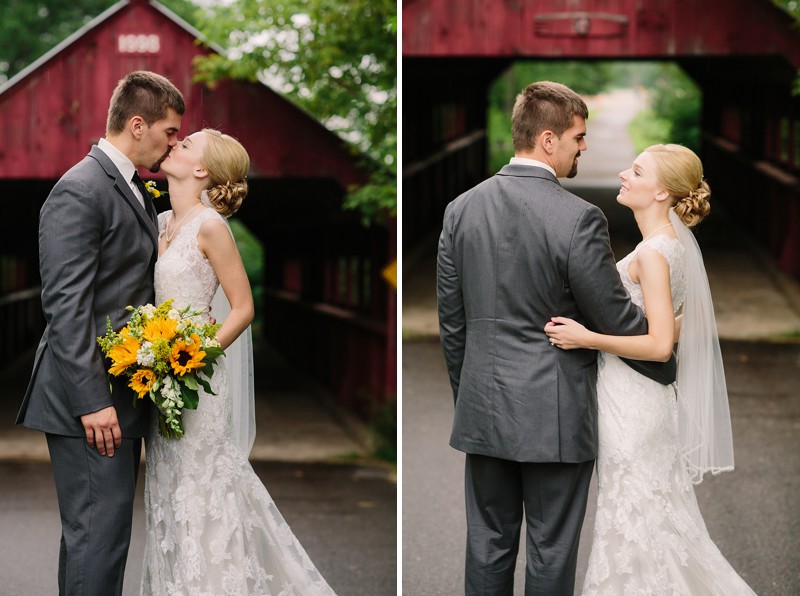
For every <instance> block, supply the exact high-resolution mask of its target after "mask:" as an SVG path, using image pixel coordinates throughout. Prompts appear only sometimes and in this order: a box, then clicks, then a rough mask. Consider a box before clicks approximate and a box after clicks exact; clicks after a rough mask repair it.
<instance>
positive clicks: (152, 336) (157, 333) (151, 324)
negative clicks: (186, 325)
mask: <svg viewBox="0 0 800 596" xmlns="http://www.w3.org/2000/svg"><path fill="white" fill-rule="evenodd" d="M177 329H178V321H176V320H175V319H168V318H163V319H162V318H156V319H150V320H149V321H147V324H145V326H144V329H142V337H143V338H145V339H146V340H147V341H149V342H154V341H156V340H157V339H166V340H167V341H169V340H170V339H172V338H173V337H175V333H177Z"/></svg>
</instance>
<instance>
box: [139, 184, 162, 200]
mask: <svg viewBox="0 0 800 596" xmlns="http://www.w3.org/2000/svg"><path fill="white" fill-rule="evenodd" d="M144 187H145V188H146V189H147V193H148V194H149V195H150V198H152V199H157V198H158V197H160V196H161V195H164V196H166V195H167V193H166V192H161V191H160V190H158V189H157V188H156V182H155V180H148V181H147V182H145V183H144Z"/></svg>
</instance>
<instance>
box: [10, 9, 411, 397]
mask: <svg viewBox="0 0 800 596" xmlns="http://www.w3.org/2000/svg"><path fill="white" fill-rule="evenodd" d="M199 37H200V34H199V32H197V31H196V30H194V29H193V28H192V27H191V26H189V25H188V24H187V23H186V22H184V21H182V20H181V19H180V18H179V17H177V16H176V15H174V14H173V13H172V12H170V11H169V10H167V9H166V8H164V7H163V6H161V5H160V4H158V2H155V1H148V0H123V1H121V2H118V3H117V4H115V5H114V6H112V7H111V8H109V9H108V10H106V11H105V12H104V13H103V14H101V15H100V16H98V17H97V18H96V19H94V20H93V21H91V22H90V23H88V24H87V25H86V26H85V27H83V28H82V29H81V30H79V31H77V32H76V33H75V34H73V35H72V36H71V37H70V38H68V39H66V40H65V41H64V42H62V43H61V44H59V45H58V46H57V47H56V48H54V49H53V50H52V51H50V52H49V53H47V54H46V55H44V56H43V57H41V58H40V59H39V60H37V61H36V62H34V63H33V64H31V65H30V66H29V67H28V68H26V69H25V70H24V71H22V72H20V73H19V74H18V75H17V76H15V77H14V78H12V79H10V80H9V81H8V82H7V83H6V84H5V85H3V86H2V87H0V130H2V131H3V134H2V140H0V188H2V192H3V195H4V196H5V197H7V199H8V201H7V204H8V205H9V206H10V207H11V213H13V214H14V219H13V225H8V224H10V223H11V222H7V225H6V232H5V233H4V234H3V235H2V236H1V237H0V266H1V267H2V269H0V341H1V342H2V343H0V357H2V358H3V359H4V360H5V361H8V358H9V357H10V356H11V355H14V354H18V353H19V352H20V351H21V350H23V349H24V348H26V347H28V346H34V345H35V344H36V342H37V341H38V336H39V334H40V331H41V315H40V304H39V288H38V285H39V280H38V257H37V253H38V247H37V225H38V224H37V222H38V212H39V208H40V207H41V205H42V203H43V202H44V200H45V198H46V197H47V194H48V192H49V191H50V188H51V187H52V186H53V184H54V183H55V181H56V180H57V179H58V178H59V177H60V176H61V175H62V174H63V173H64V172H65V171H66V170H67V169H68V168H69V167H71V166H72V165H73V164H74V163H76V162H77V161H79V160H80V159H82V158H83V156H84V155H86V153H87V152H88V150H89V148H90V147H91V145H92V144H94V143H96V142H97V140H98V139H99V138H100V137H102V136H103V135H104V134H105V120H106V113H107V109H108V102H109V99H110V97H111V92H112V91H113V89H114V87H115V86H116V83H117V81H118V80H119V79H121V78H122V77H123V76H124V75H125V74H126V73H127V72H129V71H132V70H139V69H145V70H152V71H155V72H158V73H160V74H163V75H165V76H166V77H168V78H169V79H170V80H171V81H172V82H173V83H175V85H176V86H177V87H178V88H179V89H180V90H181V91H182V92H183V94H184V98H185V100H186V114H185V116H184V118H183V123H182V126H181V135H183V134H188V133H189V132H191V131H195V130H199V129H200V128H202V127H205V126H210V127H214V128H218V129H220V130H222V131H224V132H226V133H228V134H231V135H233V136H235V137H237V138H238V139H239V140H240V141H241V142H242V143H243V144H244V146H245V147H246V148H247V149H248V152H249V153H250V157H251V161H252V163H251V171H250V174H249V177H248V178H249V181H250V194H249V197H248V199H247V201H245V204H244V206H243V208H242V210H241V211H240V214H239V216H238V217H240V218H241V220H242V221H243V222H244V223H245V224H246V225H247V227H248V228H249V229H250V230H251V231H252V232H253V233H254V234H255V235H256V236H257V237H258V238H259V239H260V240H261V242H262V243H263V246H264V253H265V276H264V280H263V281H264V295H263V300H262V304H260V305H257V308H258V307H259V306H260V308H261V310H262V312H263V317H264V337H265V339H266V340H267V341H268V342H270V343H271V344H272V345H273V346H274V347H275V348H277V349H278V351H280V352H281V353H283V354H284V355H285V356H287V357H288V358H289V359H290V360H291V361H293V362H294V363H295V364H296V365H297V366H298V367H300V368H301V369H302V370H303V371H304V372H307V373H310V374H311V375H312V376H315V377H317V378H318V379H319V380H320V381H322V382H323V383H324V384H325V385H327V387H328V389H329V390H330V391H331V392H332V393H333V394H334V395H335V396H336V397H337V398H338V399H339V401H341V402H342V403H343V404H345V405H346V406H348V407H350V408H352V409H353V410H356V411H360V412H363V413H366V412H368V411H369V408H370V407H371V406H372V405H373V404H372V403H370V402H374V401H378V402H379V403H380V402H382V401H383V400H384V399H385V397H386V396H387V395H393V394H394V392H395V389H394V387H395V374H396V373H395V332H394V329H395V325H396V322H395V321H396V319H395V298H394V294H393V292H392V290H391V288H389V287H387V284H386V282H385V281H383V280H382V279H381V276H380V272H381V269H382V268H383V267H384V266H385V265H386V264H387V263H388V262H389V261H391V260H392V259H393V258H394V246H395V239H394V234H395V233H394V224H393V223H392V224H391V226H390V227H388V228H387V227H378V226H374V227H372V228H364V227H363V226H362V225H361V224H360V222H359V221H358V219H357V217H356V216H355V215H354V214H352V213H345V212H343V211H342V209H341V202H342V197H343V196H344V193H345V192H346V189H347V188H348V187H349V186H351V185H357V184H359V183H363V182H364V181H365V180H366V177H367V175H366V173H365V172H364V171H363V170H361V169H360V168H359V166H358V164H357V161H358V158H357V157H356V156H354V154H353V152H352V151H351V150H350V148H349V147H347V146H346V145H345V144H344V143H343V141H342V140H341V139H340V138H339V137H338V136H336V135H335V134H333V133H331V132H330V131H328V130H327V129H326V128H324V127H323V126H322V125H321V124H320V123H319V122H317V121H316V120H314V119H313V118H311V117H310V116H309V115H308V114H306V113H305V112H303V111H302V110H300V109H298V108H297V107H296V106H295V105H293V104H292V103H290V102H288V101H287V100H285V99H284V98H282V97H281V96H279V95H278V94H276V93H274V92H273V91H271V90H270V89H269V88H268V87H266V86H264V85H261V84H257V83H256V84H252V83H242V82H233V81H227V82H221V83H219V84H218V85H216V86H214V87H213V88H208V87H206V86H203V85H200V84H195V83H193V82H192V76H193V73H192V59H193V58H194V57H195V56H197V55H199V54H206V53H209V52H212V51H215V50H213V49H211V50H209V49H207V48H205V47H203V46H201V45H198V44H197V43H196V40H197V39H198V38H199ZM159 207H160V208H162V209H163V208H166V207H167V205H166V202H164V203H163V204H160V205H159Z"/></svg>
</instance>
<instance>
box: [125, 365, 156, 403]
mask: <svg viewBox="0 0 800 596" xmlns="http://www.w3.org/2000/svg"><path fill="white" fill-rule="evenodd" d="M155 382H156V375H155V373H153V371H152V370H149V369H146V368H140V369H139V370H137V371H136V373H135V374H134V375H133V376H132V377H131V381H130V383H128V387H130V388H131V389H133V390H134V391H135V392H136V393H138V394H139V399H142V398H143V397H144V396H145V395H147V392H148V391H150V389H151V388H152V387H153V383H155Z"/></svg>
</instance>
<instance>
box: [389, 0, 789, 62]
mask: <svg viewBox="0 0 800 596" xmlns="http://www.w3.org/2000/svg"><path fill="white" fill-rule="evenodd" d="M579 13H588V14H586V15H585V16H586V19H582V18H580V17H581V15H580V14H579ZM742 54H750V55H754V56H768V55H780V56H784V57H786V59H787V60H789V61H790V63H791V64H792V65H794V67H795V68H800V43H798V32H797V29H796V28H795V27H794V21H793V20H792V18H791V17H789V16H788V15H787V14H785V13H784V12H782V11H781V10H780V9H778V8H776V7H775V6H773V5H772V3H771V2H770V0H703V1H702V2H699V1H698V0H672V1H669V0H530V1H523V0H406V1H404V2H403V55H405V56H497V57H499V56H530V57H539V56H541V57H549V58H571V57H572V58H592V57H596V58H601V57H613V58H624V57H631V58H651V57H652V58H665V57H668V56H730V55H742Z"/></svg>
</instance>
